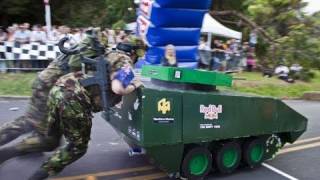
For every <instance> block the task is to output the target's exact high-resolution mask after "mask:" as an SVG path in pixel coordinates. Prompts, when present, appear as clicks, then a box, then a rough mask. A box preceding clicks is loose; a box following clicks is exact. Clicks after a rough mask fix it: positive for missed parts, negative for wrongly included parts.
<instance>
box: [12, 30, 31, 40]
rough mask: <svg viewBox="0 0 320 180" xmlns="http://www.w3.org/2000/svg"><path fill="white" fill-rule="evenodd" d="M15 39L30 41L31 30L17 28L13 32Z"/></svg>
mask: <svg viewBox="0 0 320 180" xmlns="http://www.w3.org/2000/svg"><path fill="white" fill-rule="evenodd" d="M13 39H14V40H15V41H23V42H28V41H29V40H30V31H29V30H25V31H21V30H17V31H16V32H15V33H14V34H13Z"/></svg>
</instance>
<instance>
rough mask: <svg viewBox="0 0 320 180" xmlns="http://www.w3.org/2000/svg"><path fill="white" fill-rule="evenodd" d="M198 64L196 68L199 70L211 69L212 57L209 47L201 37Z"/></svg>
mask: <svg viewBox="0 0 320 180" xmlns="http://www.w3.org/2000/svg"><path fill="white" fill-rule="evenodd" d="M199 44H200V45H199V47H198V49H199V55H200V59H199V64H198V67H199V68H200V69H209V70H210V69H211V68H212V55H211V47H210V46H209V45H208V43H207V42H206V40H205V38H204V37H201V39H200V43H199Z"/></svg>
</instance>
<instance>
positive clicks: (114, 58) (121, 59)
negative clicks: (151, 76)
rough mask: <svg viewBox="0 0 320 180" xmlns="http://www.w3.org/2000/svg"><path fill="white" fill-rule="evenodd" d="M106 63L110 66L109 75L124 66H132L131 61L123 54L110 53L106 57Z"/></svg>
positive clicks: (117, 52)
mask: <svg viewBox="0 0 320 180" xmlns="http://www.w3.org/2000/svg"><path fill="white" fill-rule="evenodd" d="M107 61H108V62H109V65H110V70H111V73H113V72H116V71H117V70H119V69H120V68H121V67H123V66H124V65H125V64H130V65H131V66H133V61H132V59H131V58H130V57H129V56H128V55H126V54H125V53H123V52H119V51H112V52H110V53H109V54H108V55H107Z"/></svg>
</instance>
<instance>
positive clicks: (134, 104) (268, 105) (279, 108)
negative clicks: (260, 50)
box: [106, 66, 307, 179]
mask: <svg viewBox="0 0 320 180" xmlns="http://www.w3.org/2000/svg"><path fill="white" fill-rule="evenodd" d="M142 76H144V77H147V78H146V81H145V82H144V87H143V88H140V89H139V90H137V91H136V92H134V93H132V94H130V95H127V96H125V97H123V101H122V103H121V104H119V105H117V106H116V107H114V108H113V109H112V111H113V113H109V116H110V118H108V119H109V123H110V124H111V125H112V126H113V127H114V128H115V129H116V130H117V131H118V132H119V133H121V134H122V135H123V137H124V139H125V141H126V142H127V143H128V144H129V145H130V146H131V147H132V148H133V149H139V148H141V149H143V152H146V154H147V156H148V157H149V158H150V159H151V162H153V163H154V164H155V165H157V166H158V167H159V168H160V169H162V170H164V171H166V172H167V173H168V174H169V175H171V176H172V177H178V176H182V177H186V178H188V179H201V178H203V177H205V176H206V175H207V174H208V173H209V172H210V171H211V170H212V169H214V170H218V171H219V172H221V173H231V172H233V171H234V170H236V169H237V168H238V167H239V165H240V164H245V165H247V166H249V167H252V168H254V167H257V166H259V165H261V163H262V162H263V161H265V160H267V159H271V158H273V157H274V156H275V155H276V152H277V151H278V150H280V149H281V148H282V147H283V146H284V145H285V144H286V143H293V142H295V141H296V140H297V139H298V138H299V137H300V136H301V135H302V134H303V133H304V132H305V131H306V128H307V119H306V118H305V117H304V116H302V115H301V114H299V113H298V112H296V111H294V110H293V109H291V108H290V107H289V106H288V105H286V104H285V103H284V102H282V101H281V100H278V99H275V98H270V97H259V96H253V95H246V94H240V93H237V92H230V91H218V90H217V89H216V87H217V86H227V87H230V86H232V80H233V79H232V77H231V76H229V75H226V74H222V73H217V72H209V71H201V70H192V69H184V68H172V67H160V66H145V67H144V68H143V70H142ZM106 119H107V118H106Z"/></svg>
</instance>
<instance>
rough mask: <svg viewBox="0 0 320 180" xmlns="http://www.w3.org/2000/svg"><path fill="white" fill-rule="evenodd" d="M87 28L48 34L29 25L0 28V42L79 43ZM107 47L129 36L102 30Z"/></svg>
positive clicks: (62, 28) (55, 28)
mask: <svg viewBox="0 0 320 180" xmlns="http://www.w3.org/2000/svg"><path fill="white" fill-rule="evenodd" d="M87 29H88V28H70V27H68V26H53V27H52V30H51V31H50V33H48V31H47V28H46V26H42V25H33V26H31V25H30V24H29V23H22V24H13V25H12V26H9V27H7V28H4V27H0V41H9V42H19V43H22V44H26V43H30V42H39V43H57V42H58V41H59V40H60V39H61V38H63V37H65V36H69V37H71V39H72V41H73V43H78V42H80V41H81V40H82V39H83V38H84V37H85V33H84V32H85V31H86V30H87ZM102 33H104V35H105V37H107V41H108V44H109V45H115V44H117V43H119V42H123V41H126V40H128V36H129V34H128V33H127V32H125V31H124V30H121V29H116V30H112V29H104V30H102Z"/></svg>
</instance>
